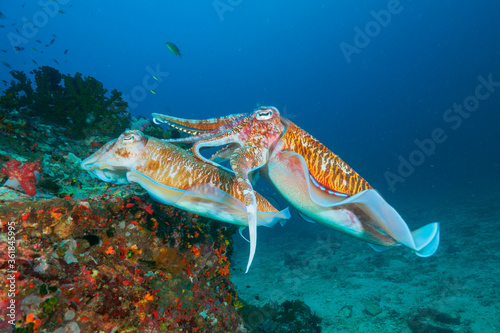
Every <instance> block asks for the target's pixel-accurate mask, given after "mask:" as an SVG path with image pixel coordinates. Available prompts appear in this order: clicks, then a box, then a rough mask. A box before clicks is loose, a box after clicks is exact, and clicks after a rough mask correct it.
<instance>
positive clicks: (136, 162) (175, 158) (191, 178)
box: [81, 130, 290, 227]
mask: <svg viewBox="0 0 500 333" xmlns="http://www.w3.org/2000/svg"><path fill="white" fill-rule="evenodd" d="M81 167H82V168H83V169H84V170H87V171H88V172H90V173H91V174H92V175H94V176H96V177H98V178H100V179H101V180H103V181H106V182H110V183H114V184H125V183H138V184H139V185H140V186H142V187H143V188H144V189H145V190H146V191H147V192H148V193H149V194H150V195H151V197H153V198H154V199H155V200H157V201H159V202H161V203H163V204H166V205H171V206H175V207H178V208H181V209H183V210H186V211H189V212H192V213H195V214H198V215H201V216H205V217H208V218H211V219H215V220H220V221H224V222H228V223H231V224H235V225H238V226H241V227H248V217H247V214H248V213H247V211H246V208H245V205H244V204H243V201H244V200H245V196H244V193H243V189H242V188H240V186H239V183H240V182H238V181H237V179H236V177H235V176H234V175H232V174H230V173H228V172H227V171H225V170H222V169H220V168H217V167H215V166H213V165H211V164H207V163H204V162H202V161H200V160H199V159H197V158H195V157H194V156H193V155H192V154H190V153H189V152H187V151H185V150H184V149H181V148H179V147H177V146H175V145H173V144H170V143H167V142H164V141H162V140H159V139H156V138H152V137H148V136H146V135H144V134H143V133H142V132H140V131H130V130H129V131H126V132H124V133H123V134H121V135H120V137H118V139H115V140H112V141H110V142H108V143H107V144H105V145H104V146H103V147H102V148H101V149H99V150H98V151H97V152H95V153H94V154H93V155H91V156H89V157H88V158H87V159H85V160H84V161H82V163H81ZM255 199H256V201H255V202H256V209H257V214H256V220H257V225H263V226H268V227H270V226H273V225H274V224H276V223H277V222H278V221H281V220H283V219H288V218H289V217H290V215H289V212H288V209H284V210H282V211H278V210H277V209H276V208H274V207H273V206H272V205H271V203H270V202H269V201H267V200H266V199H265V198H264V197H262V196H261V195H260V194H259V193H255Z"/></svg>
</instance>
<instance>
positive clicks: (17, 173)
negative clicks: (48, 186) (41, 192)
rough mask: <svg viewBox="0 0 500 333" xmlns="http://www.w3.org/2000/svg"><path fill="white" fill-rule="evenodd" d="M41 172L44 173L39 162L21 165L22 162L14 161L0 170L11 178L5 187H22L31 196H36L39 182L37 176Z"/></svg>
mask: <svg viewBox="0 0 500 333" xmlns="http://www.w3.org/2000/svg"><path fill="white" fill-rule="evenodd" d="M40 172H42V167H41V162H40V161H39V160H38V161H36V162H26V163H24V164H22V165H21V162H19V161H18V160H16V159H12V160H10V161H9V162H7V163H5V166H4V167H3V168H2V169H1V170H0V173H4V174H6V175H7V176H9V180H8V181H7V182H6V183H5V184H4V186H8V187H12V188H17V187H19V186H21V188H22V189H23V190H24V192H26V194H28V195H31V196H34V195H35V194H36V188H35V184H36V183H37V182H38V178H37V176H38V174H39V173H40Z"/></svg>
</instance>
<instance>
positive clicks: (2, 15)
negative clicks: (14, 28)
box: [0, 12, 7, 20]
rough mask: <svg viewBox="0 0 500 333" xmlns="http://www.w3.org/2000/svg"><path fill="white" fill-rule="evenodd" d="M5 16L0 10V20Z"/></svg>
mask: <svg viewBox="0 0 500 333" xmlns="http://www.w3.org/2000/svg"><path fill="white" fill-rule="evenodd" d="M6 18H7V16H5V15H4V14H3V13H2V12H0V20H5V19H6Z"/></svg>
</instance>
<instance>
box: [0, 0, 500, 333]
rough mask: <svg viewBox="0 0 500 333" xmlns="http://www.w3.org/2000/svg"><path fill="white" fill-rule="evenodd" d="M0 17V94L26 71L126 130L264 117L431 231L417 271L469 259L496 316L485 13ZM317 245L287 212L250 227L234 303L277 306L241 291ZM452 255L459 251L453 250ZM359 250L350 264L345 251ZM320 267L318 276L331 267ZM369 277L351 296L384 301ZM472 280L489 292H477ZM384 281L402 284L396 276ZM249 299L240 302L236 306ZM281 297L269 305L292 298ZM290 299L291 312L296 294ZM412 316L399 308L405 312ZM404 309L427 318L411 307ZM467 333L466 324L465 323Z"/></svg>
mask: <svg viewBox="0 0 500 333" xmlns="http://www.w3.org/2000/svg"><path fill="white" fill-rule="evenodd" d="M0 8H1V9H0V11H1V15H0V24H1V28H0V38H1V39H0V50H1V52H0V57H1V60H2V63H3V65H1V66H0V81H3V83H0V90H2V91H3V90H4V89H7V88H8V87H9V85H10V82H11V80H12V76H11V74H10V71H11V70H16V71H22V72H25V73H27V75H28V77H31V78H33V76H30V74H29V72H30V71H33V70H35V69H37V68H39V67H41V66H50V67H53V68H55V69H57V70H58V71H59V72H60V73H61V74H70V75H71V76H74V75H75V74H76V73H77V72H79V73H82V75H83V76H84V77H87V76H91V77H93V78H95V79H97V80H98V81H100V82H102V83H103V85H104V88H106V89H108V90H109V91H111V90H113V89H116V90H117V91H119V92H121V93H122V94H123V95H122V97H123V100H124V101H126V102H127V103H128V111H129V112H130V113H131V115H132V116H134V117H139V116H143V117H146V118H151V113H164V114H169V115H172V116H177V117H183V118H198V119H203V118H210V117H218V116H223V115H227V114H231V113H246V112H251V111H252V110H254V109H255V108H257V107H259V106H271V105H272V106H275V107H276V108H278V110H279V111H280V113H281V114H282V115H283V116H285V117H287V118H289V119H290V120H292V121H293V122H295V123H296V124H298V125H299V126H300V127H302V128H303V129H305V130H306V131H308V132H309V133H311V134H312V135H313V136H314V137H316V138H317V139H319V140H320V141H321V142H322V143H324V144H325V145H326V146H327V147H329V148H330V149H331V150H332V151H333V152H334V153H335V154H337V155H339V156H340V157H341V158H342V159H343V160H344V161H346V162H347V163H348V164H349V165H350V166H351V167H352V168H353V169H355V170H356V171H357V172H358V173H359V174H360V175H362V176H363V177H364V178H365V179H366V180H367V181H368V182H369V183H370V184H371V185H372V186H373V187H374V188H375V189H377V190H378V191H379V192H380V193H381V195H382V196H383V197H384V198H385V199H386V200H387V201H388V202H389V203H390V204H391V205H393V206H394V207H395V208H396V209H397V210H398V211H399V212H400V213H401V215H402V216H403V217H404V218H405V219H406V220H407V222H408V224H409V225H410V226H412V229H413V227H417V226H420V225H422V224H424V223H427V222H433V221H440V222H441V223H442V238H443V241H442V249H443V250H442V252H441V253H439V252H438V254H437V255H436V256H437V258H438V259H433V258H431V259H429V260H439V261H438V263H432V264H430V265H438V266H441V265H442V266H441V267H446V270H447V271H448V272H453V270H455V269H456V272H455V273H456V275H458V276H460V275H463V274H464V272H463V271H462V270H463V269H464V268H466V267H467V265H469V263H470V262H472V261H476V263H477V264H478V266H481V269H486V270H488V269H490V270H488V274H486V273H485V272H486V271H477V272H476V273H477V274H478V275H477V277H476V278H477V281H478V284H477V285H476V286H475V288H478V289H481V290H485V294H487V295H488V296H482V297H491V299H490V301H488V302H486V303H484V304H482V306H484V307H485V308H488V309H491V310H492V311H493V312H492V313H494V311H496V312H498V309H499V306H500V301H499V294H498V287H499V286H500V284H499V279H498V264H499V260H498V255H497V254H496V253H497V252H498V250H499V249H500V245H499V243H498V241H496V242H494V241H493V240H494V239H498V236H499V231H498V222H499V215H498V214H499V213H500V203H499V198H500V197H499V190H498V188H499V186H500V172H499V171H500V146H499V143H500V131H499V130H498V126H499V125H498V124H499V123H500V16H499V13H500V4H499V3H498V2H495V1H491V0H489V1H480V2H470V1H464V0H458V1H451V0H443V1H436V2H422V1H411V0H401V1H395V0H389V1H319V0H318V1H316V0H313V1H262V0H253V1H249V0H214V1H191V2H189V3H186V2H182V1H147V2H137V1H106V2H103V1H96V0H88V1H84V2H83V1H71V0H52V1H51V0H45V1H44V0H41V1H37V2H35V1H3V2H2V5H1V7H0ZM167 42H170V43H173V44H174V45H176V46H177V47H178V49H179V51H180V54H175V52H173V51H172V50H171V49H169V48H168V46H167V45H166V43H167ZM174 51H175V50H174ZM153 75H154V76H156V79H152V76H153ZM78 157H80V158H83V157H85V156H78ZM258 185H259V186H258V187H257V188H258V189H259V191H260V192H261V193H262V194H264V195H265V196H269V197H270V198H274V199H275V200H277V202H278V204H279V205H285V202H284V201H283V200H282V199H281V198H279V197H278V195H277V194H276V193H275V192H274V190H272V189H271V186H270V185H269V184H267V183H265V181H263V180H262V181H259V184H258ZM273 203H274V201H273ZM476 226H477V228H476ZM261 229H263V228H261ZM324 232H325V229H324V228H322V227H320V226H316V225H310V224H308V223H306V222H304V221H301V220H300V217H299V216H298V215H297V214H296V213H295V212H292V220H291V221H290V222H288V224H287V225H286V226H285V228H281V227H279V226H278V227H275V228H273V229H270V230H263V231H262V232H261V230H260V229H259V244H258V246H257V256H256V261H255V264H254V265H256V266H257V267H256V268H255V269H253V270H250V272H249V273H248V274H243V273H242V272H241V269H242V268H244V265H245V260H246V256H247V254H248V253H247V251H248V250H247V247H248V246H247V244H246V243H245V242H244V241H242V240H240V239H237V240H235V242H236V243H235V267H237V268H238V269H239V270H238V271H237V272H235V273H234V283H235V285H236V286H237V289H238V288H241V289H240V290H239V293H240V296H246V297H252V298H255V294H259V293H261V294H262V295H267V296H261V297H260V300H259V299H253V300H252V302H250V301H249V300H248V299H247V301H249V302H250V303H253V304H258V303H262V304H263V303H266V302H267V301H273V297H274V296H275V294H273V293H272V292H270V291H269V290H272V289H273V288H274V289H276V288H278V287H277V286H275V285H272V286H270V285H263V286H259V285H252V288H249V285H248V283H247V282H246V281H257V280H259V279H262V280H267V279H269V277H268V276H265V274H266V272H268V270H269V269H270V267H272V265H273V264H272V261H273V260H274V261H276V262H281V263H284V264H283V265H282V266H283V268H280V269H283V270H286V269H287V268H286V267H288V268H289V269H293V267H294V266H293V265H292V264H290V263H289V262H288V263H286V262H287V260H286V258H285V259H283V255H284V253H285V252H286V251H287V250H289V251H292V252H293V251H294V247H295V246H296V244H303V245H304V244H305V245H304V246H305V248H308V247H307V246H306V245H307V244H310V245H311V246H310V247H309V248H312V247H314V245H313V244H316V243H315V242H317V239H316V236H314V235H317V234H322V235H323V236H324V235H325V234H324ZM328 232H330V231H329V230H328ZM332 234H333V233H332ZM299 235H309V236H308V237H309V238H308V237H304V238H301V237H299ZM325 237H326V236H325ZM332 237H337V238H335V239H336V240H335V242H334V243H335V244H340V245H335V246H334V248H335V250H337V249H339V248H340V250H339V251H342V250H344V251H346V253H347V254H346V255H345V256H343V257H342V256H341V258H343V259H345V260H347V261H349V258H350V257H349V255H353V257H354V258H350V259H352V260H354V261H355V260H356V258H357V260H361V259H363V258H366V257H364V256H367V257H368V258H374V257H375V256H381V255H382V256H385V255H386V253H384V254H378V253H374V252H370V251H371V249H369V248H368V247H363V244H359V242H358V241H356V240H352V239H349V238H348V237H344V236H341V235H340V236H332ZM479 240H482V241H479ZM308 242H310V243H308ZM263 244H267V245H263ZM278 244H279V246H278ZM351 244H355V245H353V248H352V249H350V246H351ZM485 244H487V246H486V249H483V250H480V249H481V247H483V246H484V245H485ZM447 246H451V250H450V248H449V247H447ZM462 247H464V248H467V249H469V250H468V252H467V253H465V250H459V248H462ZM353 249H355V250H353ZM447 249H448V250H447ZM273 250H274V251H276V252H273ZM295 250H297V249H295ZM358 250H359V251H361V252H359V253H360V256H359V257H356V256H355V253H354V254H352V253H351V251H358ZM440 250H441V249H440ZM297 251H298V250H297ZM301 251H306V249H302V250H301ZM446 251H447V252H446ZM460 251H464V253H460ZM389 252H391V251H388V252H387V255H389V256H391V254H390V253H389ZM396 252H397V253H403V251H400V250H397V251H396ZM457 253H458V255H457ZM292 254H293V256H298V255H299V254H297V253H295V252H293V253H292ZM287 255H288V254H287ZM392 255H394V254H392ZM396 255H398V254H396ZM304 256H307V255H304ZM401 256H402V255H401ZM460 256H462V259H458V260H459V261H458V262H456V261H453V260H455V259H457V257H460ZM346 258H347V259H346ZM360 258H361V259H360ZM398 258H399V257H398ZM408 258H409V255H408ZM324 260H325V261H322V262H321V265H326V264H327V262H329V261H328V260H327V258H326V257H325V259H324ZM370 260H378V259H370ZM381 260H382V259H381ZM385 260H389V259H385ZM483 260H484V261H483ZM416 261H417V259H415V258H413V257H412V259H411V261H407V262H405V261H404V260H402V261H401V262H399V261H398V264H397V265H395V266H394V265H393V266H391V265H390V264H389V263H387V262H386V263H385V264H381V265H382V266H383V267H386V268H387V267H390V269H391V270H393V271H398V270H400V271H401V270H402V271H405V272H407V274H408V276H410V275H411V274H412V272H413V271H412V270H411V267H410V266H411V265H414V267H419V266H418V265H420V264H418V263H416ZM345 263H346V261H342V262H335V263H334V265H336V266H342V265H343V264H345ZM479 263H482V265H479ZM351 264H352V262H351ZM359 264H360V265H361V266H363V265H364V261H363V260H361V262H360V263H359ZM378 264H379V263H377V264H374V266H377V265H378ZM259 265H260V266H259ZM384 265H385V266H384ZM400 266H401V267H400ZM403 266H404V267H403ZM259 267H260V270H259ZM280 267H281V266H280ZM290 267H292V268H290ZM301 267H302V268H303V266H301ZM322 267H323V266H322ZM377 267H378V266H377ZM433 267H434V266H433ZM474 267H476V266H474ZM493 267H497V268H493ZM295 268H297V267H295ZM318 269H319V270H321V269H320V268H318ZM339 269H340V270H342V268H339ZM429 272H430V271H429ZM370 273H371V272H370ZM483 273H484V274H486V275H484V276H483V275H482V274H483ZM429 274H431V273H429ZM432 274H436V275H435V277H436V279H437V278H438V277H439V276H440V274H439V273H436V272H433V273H432ZM450 274H451V273H450ZM262 275H264V276H262ZM295 278H296V277H294V279H295ZM328 278H329V277H327V276H322V279H323V280H328ZM372 278H373V277H370V276H368V277H366V279H367V280H366V281H368V282H367V283H366V286H370V285H371V286H372V287H366V288H362V290H363V293H364V294H365V295H366V294H367V293H370V290H371V289H370V288H373V289H379V288H382V284H381V285H379V286H377V282H376V279H375V278H373V279H372ZM346 279H348V278H347V277H346ZM485 279H487V280H488V281H489V282H488V284H485V285H484V286H481V283H483V281H484V280H485ZM304 280H305V279H302V280H300V281H304ZM370 281H371V282H370ZM374 281H375V282H374ZM419 281H420V280H419ZM453 281H455V280H453ZM398 282H399V283H400V285H401V286H402V285H404V283H407V282H408V283H411V281H406V280H404V278H402V277H401V280H400V281H398ZM453 283H455V282H453ZM284 285H285V287H286V288H289V287H290V286H289V285H287V284H284ZM318 285H319V282H318V284H317V286H318ZM453 285H454V286H458V285H459V286H460V287H455V289H454V290H458V289H459V290H462V291H463V290H465V287H463V285H461V284H458V282H457V283H455V284H453ZM363 286H364V284H363ZM420 287H421V288H423V289H426V288H427V287H429V284H428V281H427V280H425V279H423V280H421V283H420ZM434 287H435V288H437V289H439V287H436V286H434ZM259 288H261V289H259ZM266 288H268V289H266ZM308 288H310V289H308ZM352 288H353V289H355V288H361V287H360V286H356V285H353V286H352ZM249 289H251V290H252V293H250V294H245V290H246V291H247V292H248V290H249ZM301 289H304V290H307V292H306V293H309V292H310V291H311V290H313V289H314V286H308V285H307V284H306V283H305V282H301ZM256 290H259V291H256ZM266 290H267V291H266ZM321 292H325V293H326V291H324V290H322V291H321ZM283 293H284V294H285V295H286V292H283ZM415 293H416V294H418V291H415ZM472 294H473V293H472ZM273 295H274V296H273ZM280 295H281V296H280V298H279V299H274V301H280V302H281V301H284V300H285V299H291V297H284V296H283V297H282V295H283V294H280ZM292 296H293V297H296V298H299V299H300V298H301V296H303V293H301V294H300V295H292ZM470 297H472V298H474V296H473V295H471V296H470ZM324 298H326V296H325V297H323V299H324ZM303 299H306V298H303ZM441 299H443V298H442V297H441ZM314 302H316V303H317V305H316V306H315V305H314ZM412 302H413V301H408V303H404V304H403V305H401V307H400V308H404V309H407V310H408V309H411V308H412V306H414V307H415V306H416V305H415V304H414V303H412ZM415 302H416V303H419V304H421V305H422V306H423V307H430V306H431V305H429V304H425V302H424V301H421V299H420V300H419V301H415ZM453 302H454V300H449V299H447V300H446V301H443V303H439V304H440V306H441V307H439V306H436V304H437V303H436V302H434V303H432V304H433V305H434V307H437V308H439V309H440V310H442V311H444V312H447V313H451V314H453V315H457V313H458V311H459V310H457V309H455V308H453V309H452V310H449V309H447V308H446V306H447V305H449V304H451V303H453ZM306 303H307V304H308V305H309V306H310V307H311V308H313V309H314V310H315V311H321V310H320V308H322V309H323V310H324V309H325V307H324V306H323V305H321V306H320V305H319V304H322V303H321V302H320V301H318V300H309V302H307V300H306ZM353 303H355V301H353ZM463 304H467V300H464V301H463ZM347 308H349V307H348V306H347ZM351 308H352V306H351ZM396 308H397V307H396ZM343 309H346V306H344V305H338V306H337V308H335V311H336V312H335V313H341V314H342V316H343V317H342V323H343V325H344V326H343V327H344V328H337V329H333V328H332V327H334V326H335V323H334V321H333V319H331V320H330V321H327V323H329V324H328V326H329V327H330V328H331V329H332V330H331V331H332V332H334V331H335V332H336V331H345V332H349V331H352V330H354V328H353V327H359V326H356V325H355V324H354V323H351V324H349V320H350V319H349V318H351V319H352V320H354V319H355V320H356V321H358V320H359V321H362V319H363V317H362V315H363V314H365V315H366V313H365V312H363V311H364V310H362V309H361V310H359V313H360V314H359V317H356V315H354V316H351V315H346V314H345V313H343V312H340V311H344V312H345V311H346V310H343ZM354 309H356V306H354ZM365 310H366V309H365ZM332 311H333V310H332ZM408 311H410V310H408ZM327 312H328V311H325V310H324V312H323V313H319V315H320V316H324V315H325V313H327ZM368 312H369V311H368ZM386 312H387V313H389V314H390V312H388V311H387V309H386ZM402 312H404V311H402ZM410 312H411V311H410ZM376 315H377V314H375V316H376ZM369 316H370V318H371V317H372V315H369ZM485 316H486V318H487V319H484V318H483V319H484V320H483V321H481V324H480V325H479V324H478V326H475V327H473V328H470V327H469V328H458V327H456V328H455V327H454V326H451V327H452V328H443V329H451V332H453V331H457V332H459V331H460V332H469V331H472V332H498V331H499V330H500V328H499V325H500V324H499V322H498V319H494V315H491V316H489V315H488V314H486V315H485ZM431 317H432V316H431ZM435 317H436V315H434V318H435ZM334 318H335V317H334ZM337 319H338V318H337ZM468 320H469V321H470V322H474V320H478V321H479V319H477V318H475V317H474V315H470V316H469V318H468ZM356 323H358V322H356ZM383 323H384V321H381V322H379V323H377V325H379V326H376V325H375V326H370V327H368V328H367V327H365V328H364V329H365V331H369V332H375V331H377V330H379V331H380V332H384V331H388V332H392V331H394V332H399V331H401V332H406V331H405V329H406V330H407V328H406V326H405V328H404V329H403V328H400V327H394V328H391V329H387V330H384V324H383ZM462 323H463V322H462ZM483 323H484V324H483ZM485 323H488V324H485ZM323 324H325V321H324V322H323ZM358 324H359V323H358ZM441 324H442V323H441ZM349 325H352V326H349ZM436 325H438V324H436ZM495 325H496V326H495ZM325 327H326V326H324V327H323V329H324V331H325ZM374 327H377V328H374ZM326 331H328V330H326ZM443 332H446V331H443Z"/></svg>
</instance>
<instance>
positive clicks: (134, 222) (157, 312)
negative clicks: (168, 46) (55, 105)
mask: <svg viewBox="0 0 500 333" xmlns="http://www.w3.org/2000/svg"><path fill="white" fill-rule="evenodd" d="M14 115H17V113H16V111H12V112H8V111H7V110H2V109H0V124H3V126H4V127H7V126H8V127H9V130H8V132H7V131H6V133H5V134H1V135H0V168H1V167H2V166H3V168H4V170H7V169H9V170H14V169H15V168H17V170H19V168H23V164H22V163H24V165H28V166H29V165H32V166H34V165H35V164H34V163H32V162H27V161H39V162H38V163H36V165H39V166H41V169H42V172H41V174H40V180H39V183H38V184H37V196H36V197H35V198H36V200H34V199H33V198H32V197H31V196H29V195H27V194H24V193H23V192H20V191H17V190H16V189H12V188H8V187H2V188H0V230H1V231H0V253H1V254H0V274H1V275H2V276H7V277H10V278H11V280H12V281H14V282H13V286H14V287H13V288H14V289H13V290H14V291H12V292H13V295H11V296H12V297H11V296H9V293H10V292H11V290H10V289H9V288H2V289H1V290H0V300H1V301H0V331H2V332H43V331H47V332H49V331H50V332H65V331H72V332H73V331H81V332H93V331H100V332H101V331H103V332H117V331H119V332H138V331H141V332H181V331H183V332H186V331H188V330H189V332H245V331H246V330H245V329H244V326H243V320H242V318H241V315H240V313H239V312H238V308H239V307H240V304H241V303H240V302H239V300H238V297H237V294H236V292H235V291H234V287H233V285H232V283H231V281H230V263H229V258H230V255H231V253H232V240H231V235H232V234H234V233H235V231H236V229H237V228H236V227H234V226H231V225H228V224H224V223H220V222H218V221H212V220H208V219H206V218H203V217H200V216H196V215H193V214H190V213H187V212H185V211H182V210H178V209H175V208H173V207H169V206H165V205H160V204H158V203H156V202H154V201H152V200H151V199H150V197H149V195H147V194H146V192H145V191H144V190H143V189H142V188H141V187H139V186H137V185H123V186H109V185H108V184H106V183H103V182H101V181H99V180H97V179H92V178H91V177H90V175H89V174H87V173H86V172H84V171H83V170H81V169H80V168H79V163H80V162H81V160H82V158H85V157H87V156H89V155H90V154H91V153H92V152H93V151H95V150H96V149H98V148H100V147H101V146H102V144H103V143H104V142H107V141H109V140H110V138H109V137H103V138H101V137H90V138H88V139H86V140H82V141H75V140H72V139H69V138H67V137H65V136H64V135H62V132H63V131H65V129H64V128H62V127H58V126H55V125H48V124H46V123H43V122H42V121H41V120H40V119H38V120H37V119H36V118H31V117H28V116H26V115H25V116H23V117H22V118H20V119H19V118H17V117H14ZM15 118H17V119H16V120H15V121H14V120H12V119H15ZM33 124H35V125H33ZM27 133H29V135H28V134H27ZM168 135H169V134H165V136H168ZM14 142H15V144H14ZM13 161H14V162H13ZM30 163H31V164H30ZM14 164H15V165H14ZM7 173H8V172H7ZM7 177H8V176H7V174H0V181H6V180H7ZM9 248H11V249H13V251H11V252H9ZM12 253H14V255H13V258H14V259H12V258H11V257H10V255H11V254H12ZM10 260H13V262H12V263H11V262H9V261H10ZM11 265H13V266H11ZM11 301H14V303H13V305H11V303H10V302H11ZM9 306H11V308H9ZM12 312H13V313H14V315H13V316H14V318H13V319H12V318H10V317H9V315H10V314H11V313H12ZM11 320H13V321H12V322H10V321H11ZM11 323H14V326H12V325H11Z"/></svg>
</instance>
